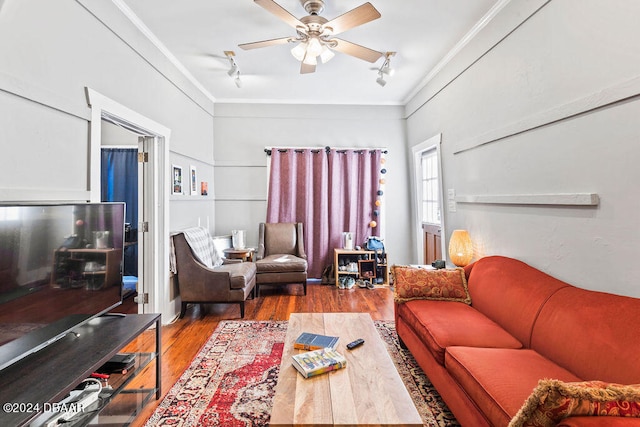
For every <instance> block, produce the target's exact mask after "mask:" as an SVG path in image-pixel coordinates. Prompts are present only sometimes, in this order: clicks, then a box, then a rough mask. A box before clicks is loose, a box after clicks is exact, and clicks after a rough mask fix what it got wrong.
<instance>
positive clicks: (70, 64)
mask: <svg viewBox="0 0 640 427" xmlns="http://www.w3.org/2000/svg"><path fill="white" fill-rule="evenodd" d="M1 6H2V7H1V9H0V58H1V59H0V149H1V153H2V154H1V155H0V170H2V174H0V200H3V201H8V200H27V201H30V200H49V201H83V200H89V190H90V188H89V147H90V141H89V121H90V118H91V114H90V108H89V107H88V104H87V97H86V94H85V88H86V87H89V88H92V89H94V90H96V91H97V92H99V93H101V94H102V95H104V96H106V97H108V98H110V99H112V100H114V101H116V102H118V103H120V104H122V105H124V106H126V107H127V108H129V109H131V110H133V111H135V112H136V113H138V114H140V115H142V116H144V117H146V118H149V119H151V120H153V121H155V122H156V123H159V124H161V125H162V126H165V127H167V128H169V129H170V130H171V143H170V144H171V145H170V147H169V149H170V162H175V163H180V164H181V165H182V166H183V167H184V168H185V171H186V172H187V173H188V170H189V166H190V164H194V165H196V166H197V168H198V173H199V175H200V177H202V178H203V180H207V179H208V180H209V181H212V180H213V111H214V106H213V100H211V99H209V98H208V97H207V96H205V95H204V94H203V93H202V92H200V91H199V90H198V89H197V88H196V87H195V86H194V85H193V84H192V83H191V82H190V81H188V79H186V78H185V76H183V75H182V74H180V73H179V72H178V71H177V69H176V68H175V66H173V65H172V64H171V63H170V62H169V61H168V60H167V59H166V58H165V57H164V56H163V55H162V54H161V53H160V52H159V50H158V49H157V48H156V47H154V46H153V45H152V44H151V43H150V42H149V41H148V40H147V39H146V38H145V37H144V36H143V35H142V33H141V32H140V31H139V30H138V29H137V28H136V27H135V26H134V25H133V24H132V23H131V22H130V21H129V20H128V19H126V18H125V16H124V15H123V13H122V12H121V11H120V10H119V9H117V8H116V6H115V5H114V3H113V2H111V1H100V2H96V1H94V0H77V1H74V0H57V1H50V0H4V1H3V2H2V3H1ZM116 34H118V35H116ZM125 40H126V42H125ZM196 159H197V160H196ZM167 176H169V171H167ZM169 188H170V187H169V182H167V183H166V191H167V195H168V194H169ZM170 213H171V217H170V228H171V229H175V228H180V227H182V226H184V225H193V224H196V223H197V220H198V218H199V217H200V218H206V217H207V216H209V217H210V218H211V223H213V215H214V205H213V196H208V197H202V196H190V195H188V196H187V195H185V196H171V197H170ZM158 256H159V257H160V259H161V262H163V263H166V262H167V259H168V256H166V257H165V256H164V254H158ZM166 270H167V271H168V267H167V269H166ZM161 285H162V284H158V286H161ZM167 303H168V302H167ZM165 314H166V313H165ZM169 319H170V317H165V320H169Z"/></svg>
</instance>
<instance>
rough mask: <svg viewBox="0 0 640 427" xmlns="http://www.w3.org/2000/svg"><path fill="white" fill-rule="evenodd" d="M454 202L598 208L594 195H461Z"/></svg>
mask: <svg viewBox="0 0 640 427" xmlns="http://www.w3.org/2000/svg"><path fill="white" fill-rule="evenodd" d="M455 200H456V202H458V203H480V204H492V205H550V206H598V204H599V203H600V198H599V197H598V194H596V193H560V194H495V195H488V194H487V195H461V196H456V198H455Z"/></svg>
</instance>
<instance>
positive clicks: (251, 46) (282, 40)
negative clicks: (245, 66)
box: [238, 37, 291, 50]
mask: <svg viewBox="0 0 640 427" xmlns="http://www.w3.org/2000/svg"><path fill="white" fill-rule="evenodd" d="M289 40H291V37H282V38H279V39H271V40H262V41H259V42H253V43H242V44H239V45H238V47H241V48H242V49H244V50H250V49H258V48H261V47H268V46H275V45H278V44H287V43H289Z"/></svg>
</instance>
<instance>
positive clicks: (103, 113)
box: [85, 87, 172, 319]
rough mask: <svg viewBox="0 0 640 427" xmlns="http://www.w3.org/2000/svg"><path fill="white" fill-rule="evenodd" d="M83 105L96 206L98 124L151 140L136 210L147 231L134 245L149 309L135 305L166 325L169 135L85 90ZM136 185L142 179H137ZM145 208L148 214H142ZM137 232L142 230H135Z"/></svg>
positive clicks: (90, 183) (139, 117) (167, 315)
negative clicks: (88, 113) (87, 111)
mask: <svg viewBox="0 0 640 427" xmlns="http://www.w3.org/2000/svg"><path fill="white" fill-rule="evenodd" d="M85 89H86V94H87V102H88V104H89V106H90V107H91V122H90V146H89V158H90V159H89V169H90V172H89V192H90V200H91V201H92V202H99V201H100V199H101V194H100V179H101V178H100V149H101V139H102V137H101V131H102V120H103V119H105V120H107V121H110V122H112V123H115V124H118V125H120V126H123V127H125V128H126V129H129V130H130V131H132V132H134V133H138V134H139V135H145V136H150V137H154V142H155V143H154V144H149V146H148V148H149V150H150V153H149V159H151V160H150V161H149V163H148V164H147V166H148V170H147V172H148V173H146V174H144V178H143V179H144V182H143V189H142V191H143V194H144V199H145V201H144V204H143V206H138V210H139V215H138V221H140V222H143V221H146V222H148V223H149V231H148V232H147V233H142V234H141V237H142V238H139V239H138V242H139V243H138V244H139V245H140V244H142V246H140V247H139V250H140V251H141V252H142V257H143V260H142V263H143V271H142V277H143V281H142V283H141V285H142V286H141V288H142V289H141V290H140V289H139V292H140V291H142V293H147V294H148V296H149V299H148V303H145V304H139V306H138V310H139V312H140V313H162V314H164V315H165V316H163V318H164V319H170V318H171V314H172V313H171V312H172V310H171V309H170V307H169V301H168V298H169V296H168V295H167V294H166V289H168V285H167V284H168V283H169V265H168V263H169V200H168V197H167V194H168V182H169V180H168V171H169V141H170V137H171V130H170V129H169V128H167V127H165V126H163V125H161V124H159V123H157V122H155V121H153V120H151V119H149V118H147V117H145V116H143V115H141V114H139V113H137V112H135V111H133V110H131V109H129V108H128V107H125V106H124V105H122V104H119V103H118V102H116V101H114V100H112V99H110V98H108V97H106V96H104V95H102V94H101V93H99V92H97V91H95V90H93V89H91V88H88V87H87V88H85ZM139 179H140V178H139ZM145 207H147V208H145ZM138 229H139V230H140V229H141V227H140V226H138Z"/></svg>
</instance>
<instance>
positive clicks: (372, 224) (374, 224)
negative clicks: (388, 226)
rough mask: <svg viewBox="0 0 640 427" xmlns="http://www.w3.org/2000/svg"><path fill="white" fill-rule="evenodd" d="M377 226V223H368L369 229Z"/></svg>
mask: <svg viewBox="0 0 640 427" xmlns="http://www.w3.org/2000/svg"><path fill="white" fill-rule="evenodd" d="M377 226H378V223H377V222H375V221H371V222H370V223H369V227H371V228H376V227H377Z"/></svg>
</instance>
